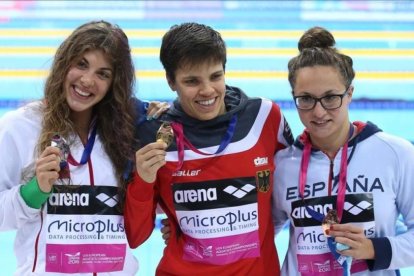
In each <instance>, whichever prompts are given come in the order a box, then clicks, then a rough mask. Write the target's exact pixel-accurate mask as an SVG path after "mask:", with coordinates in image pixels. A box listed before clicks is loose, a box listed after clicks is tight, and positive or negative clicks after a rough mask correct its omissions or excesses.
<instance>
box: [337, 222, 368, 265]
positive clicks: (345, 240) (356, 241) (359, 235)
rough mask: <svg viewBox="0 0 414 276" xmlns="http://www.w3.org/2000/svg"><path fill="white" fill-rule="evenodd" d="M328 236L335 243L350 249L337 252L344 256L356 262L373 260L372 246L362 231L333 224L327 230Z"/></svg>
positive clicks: (354, 227) (358, 228) (357, 228)
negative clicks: (333, 239)
mask: <svg viewBox="0 0 414 276" xmlns="http://www.w3.org/2000/svg"><path fill="white" fill-rule="evenodd" d="M329 235H330V236H332V237H334V238H335V241H336V242H338V243H342V244H345V245H348V246H349V247H350V248H349V249H345V250H342V251H338V252H339V253H340V254H342V255H345V256H351V257H353V258H354V259H358V260H362V259H363V260H372V259H375V251H374V245H373V244H372V241H371V240H370V239H368V238H367V237H366V236H365V234H364V229H362V228H360V227H357V226H354V225H352V224H350V223H347V224H333V225H331V228H330V230H329Z"/></svg>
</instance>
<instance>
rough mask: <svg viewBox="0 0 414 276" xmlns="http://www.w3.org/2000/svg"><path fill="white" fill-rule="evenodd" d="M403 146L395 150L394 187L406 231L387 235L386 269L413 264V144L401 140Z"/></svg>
mask: <svg viewBox="0 0 414 276" xmlns="http://www.w3.org/2000/svg"><path fill="white" fill-rule="evenodd" d="M402 143H403V148H402V150H401V151H399V152H397V155H398V156H399V164H397V165H398V172H396V173H397V175H396V177H397V180H398V181H397V182H396V185H397V186H396V187H394V189H395V191H396V196H397V198H396V204H397V208H398V210H399V211H400V212H401V215H402V217H403V219H404V223H405V224H406V226H407V232H405V233H403V234H400V235H397V236H394V237H387V238H388V239H389V241H390V243H391V248H392V258H391V263H390V266H389V268H388V269H398V268H403V267H407V266H412V265H413V264H414V254H413V252H414V204H413V193H414V146H413V145H412V144H411V143H409V142H408V141H403V142H402Z"/></svg>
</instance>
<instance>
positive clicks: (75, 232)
mask: <svg viewBox="0 0 414 276" xmlns="http://www.w3.org/2000/svg"><path fill="white" fill-rule="evenodd" d="M46 232H47V234H46V235H47V236H46V241H47V243H55V244H59V243H63V241H64V243H67V244H83V243H94V242H96V241H99V243H106V244H110V243H120V242H126V238H125V228H124V221H123V218H122V217H121V216H104V217H101V216H96V215H82V216H76V215H65V216H62V215H48V216H47V218H46Z"/></svg>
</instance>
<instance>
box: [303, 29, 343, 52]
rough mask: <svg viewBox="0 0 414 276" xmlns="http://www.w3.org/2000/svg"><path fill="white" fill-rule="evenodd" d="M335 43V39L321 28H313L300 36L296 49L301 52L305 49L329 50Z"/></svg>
mask: <svg viewBox="0 0 414 276" xmlns="http://www.w3.org/2000/svg"><path fill="white" fill-rule="evenodd" d="M335 43H336V42H335V38H334V37H333V35H332V34H331V33H330V32H329V31H327V30H326V29H324V28H321V27H313V28H311V29H309V30H307V31H306V32H305V33H304V34H303V35H302V37H301V38H300V40H299V43H298V49H299V51H300V52H302V51H303V49H306V48H316V47H317V48H331V47H334V46H335Z"/></svg>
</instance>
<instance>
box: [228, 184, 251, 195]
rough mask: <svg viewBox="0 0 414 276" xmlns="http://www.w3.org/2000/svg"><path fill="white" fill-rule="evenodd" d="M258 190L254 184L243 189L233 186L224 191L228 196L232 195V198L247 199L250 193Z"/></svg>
mask: <svg viewBox="0 0 414 276" xmlns="http://www.w3.org/2000/svg"><path fill="white" fill-rule="evenodd" d="M254 189H256V187H255V186H253V185H252V184H246V185H244V186H243V187H241V188H236V187H234V186H232V185H230V186H227V187H226V188H225V189H224V190H223V191H225V192H226V193H228V194H231V195H232V196H235V197H237V198H243V197H245V196H246V195H247V194H248V193H249V192H250V191H252V190H254Z"/></svg>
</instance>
